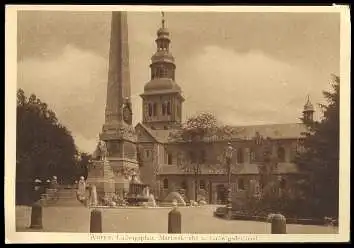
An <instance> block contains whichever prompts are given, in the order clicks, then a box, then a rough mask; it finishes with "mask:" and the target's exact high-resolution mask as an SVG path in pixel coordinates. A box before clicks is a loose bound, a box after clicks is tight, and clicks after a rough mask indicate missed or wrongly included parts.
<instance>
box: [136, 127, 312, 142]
mask: <svg viewBox="0 0 354 248" xmlns="http://www.w3.org/2000/svg"><path fill="white" fill-rule="evenodd" d="M140 124H141V123H140ZM141 125H142V126H143V127H144V128H145V129H146V130H147V132H148V133H150V135H151V136H153V137H154V138H155V139H156V141H158V142H160V143H168V142H173V141H176V140H175V139H174V138H173V137H171V136H170V134H172V133H173V132H175V131H176V130H153V129H151V128H149V127H147V126H145V125H143V124H141ZM305 131H306V127H305V125H303V124H302V123H290V124H267V125H253V126H233V127H230V133H231V134H230V135H231V137H230V136H213V137H209V138H207V139H206V140H207V141H219V140H229V139H243V140H249V139H253V138H254V137H255V136H256V135H257V133H258V134H259V135H260V136H262V137H264V138H267V137H268V138H271V139H296V138H300V137H303V135H302V133H303V132H305Z"/></svg>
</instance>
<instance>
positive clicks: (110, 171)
mask: <svg viewBox="0 0 354 248" xmlns="http://www.w3.org/2000/svg"><path fill="white" fill-rule="evenodd" d="M100 140H101V141H104V143H105V146H106V155H105V159H104V160H105V161H104V163H102V164H104V166H103V167H104V168H102V171H101V173H100V174H101V175H102V174H103V179H105V178H106V175H107V180H108V177H112V176H113V178H114V188H115V192H116V193H117V194H119V195H121V196H123V193H124V191H125V192H127V191H128V190H129V182H130V179H131V177H132V176H133V175H138V176H139V166H138V161H137V148H136V140H137V137H136V134H135V131H134V127H133V126H132V106H131V100H130V70H129V46H128V23H127V13H126V12H112V23H111V38H110V52H109V70H108V82H107V100H106V110H105V123H104V125H103V128H102V132H101V133H100ZM104 185H108V186H105V187H104V189H103V190H104V191H105V195H107V193H109V192H107V191H111V189H108V188H107V187H111V186H109V184H108V183H105V184H104ZM98 190H99V189H98ZM100 190H102V189H100Z"/></svg>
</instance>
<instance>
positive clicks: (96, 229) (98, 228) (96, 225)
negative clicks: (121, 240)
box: [90, 209, 102, 233]
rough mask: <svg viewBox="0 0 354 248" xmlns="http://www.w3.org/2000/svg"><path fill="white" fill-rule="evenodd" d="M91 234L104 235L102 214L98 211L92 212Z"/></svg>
mask: <svg viewBox="0 0 354 248" xmlns="http://www.w3.org/2000/svg"><path fill="white" fill-rule="evenodd" d="M90 233H102V213H101V211H100V210H98V209H93V210H92V211H91V217H90Z"/></svg>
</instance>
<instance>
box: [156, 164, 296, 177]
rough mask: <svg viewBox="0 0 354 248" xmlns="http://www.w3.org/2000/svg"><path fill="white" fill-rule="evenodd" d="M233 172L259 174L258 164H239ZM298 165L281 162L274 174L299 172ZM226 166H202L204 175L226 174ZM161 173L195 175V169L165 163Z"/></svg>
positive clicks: (236, 173)
mask: <svg viewBox="0 0 354 248" xmlns="http://www.w3.org/2000/svg"><path fill="white" fill-rule="evenodd" d="M231 172H232V174H235V175H254V174H259V165H258V164H238V165H236V166H233V168H231ZM297 172H298V170H297V167H296V165H295V164H293V163H279V164H278V166H277V169H276V170H275V171H274V174H292V173H297ZM226 173H227V171H226V168H225V167H222V166H217V165H215V166H205V167H203V166H201V174H203V175H208V174H209V175H225V174H226ZM158 174H159V175H187V174H189V175H193V174H194V171H193V168H191V169H190V170H189V171H183V170H182V169H180V168H179V167H177V166H175V165H164V166H162V167H161V168H160V170H159V172H158Z"/></svg>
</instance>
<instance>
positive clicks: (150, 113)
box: [149, 103, 152, 117]
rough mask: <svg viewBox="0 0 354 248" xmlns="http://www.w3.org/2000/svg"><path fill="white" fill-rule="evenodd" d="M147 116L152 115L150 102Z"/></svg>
mask: <svg viewBox="0 0 354 248" xmlns="http://www.w3.org/2000/svg"><path fill="white" fill-rule="evenodd" d="M149 116H150V117H151V116H152V105H151V103H149Z"/></svg>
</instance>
